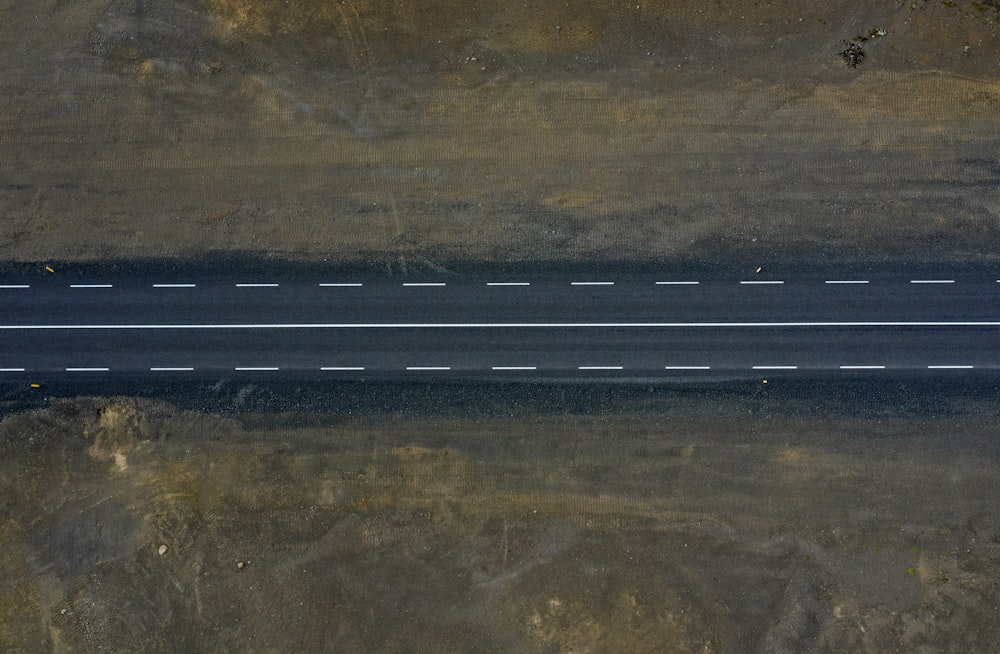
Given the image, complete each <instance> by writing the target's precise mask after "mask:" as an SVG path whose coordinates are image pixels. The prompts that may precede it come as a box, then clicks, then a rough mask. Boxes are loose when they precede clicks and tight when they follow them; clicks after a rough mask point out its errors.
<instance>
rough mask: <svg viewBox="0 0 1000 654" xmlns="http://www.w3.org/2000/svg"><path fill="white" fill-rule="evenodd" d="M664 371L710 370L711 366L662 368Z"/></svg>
mask: <svg viewBox="0 0 1000 654" xmlns="http://www.w3.org/2000/svg"><path fill="white" fill-rule="evenodd" d="M663 369H664V370H711V369H712V366H664V367H663Z"/></svg>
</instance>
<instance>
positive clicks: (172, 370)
mask: <svg viewBox="0 0 1000 654" xmlns="http://www.w3.org/2000/svg"><path fill="white" fill-rule="evenodd" d="M149 370H150V372H191V371H192V370H194V368H183V367H181V368H150V369H149Z"/></svg>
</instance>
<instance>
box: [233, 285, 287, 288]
mask: <svg viewBox="0 0 1000 654" xmlns="http://www.w3.org/2000/svg"><path fill="white" fill-rule="evenodd" d="M276 286H278V284H237V285H236V288H275V287H276Z"/></svg>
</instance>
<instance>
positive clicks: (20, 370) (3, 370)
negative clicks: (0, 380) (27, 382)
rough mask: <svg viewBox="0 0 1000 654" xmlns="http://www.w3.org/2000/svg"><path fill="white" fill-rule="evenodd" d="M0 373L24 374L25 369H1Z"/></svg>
mask: <svg viewBox="0 0 1000 654" xmlns="http://www.w3.org/2000/svg"><path fill="white" fill-rule="evenodd" d="M0 372H24V368H0Z"/></svg>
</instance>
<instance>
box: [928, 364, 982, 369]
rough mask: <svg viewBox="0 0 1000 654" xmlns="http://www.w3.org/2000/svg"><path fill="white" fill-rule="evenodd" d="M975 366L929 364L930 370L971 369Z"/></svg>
mask: <svg viewBox="0 0 1000 654" xmlns="http://www.w3.org/2000/svg"><path fill="white" fill-rule="evenodd" d="M972 368H973V366H965V365H956V366H927V369H928V370H971V369H972Z"/></svg>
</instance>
